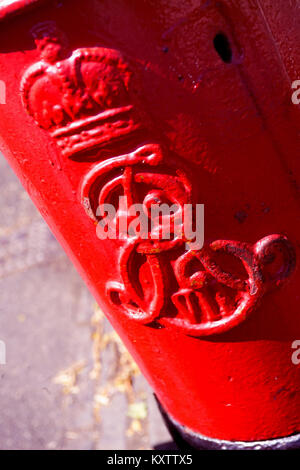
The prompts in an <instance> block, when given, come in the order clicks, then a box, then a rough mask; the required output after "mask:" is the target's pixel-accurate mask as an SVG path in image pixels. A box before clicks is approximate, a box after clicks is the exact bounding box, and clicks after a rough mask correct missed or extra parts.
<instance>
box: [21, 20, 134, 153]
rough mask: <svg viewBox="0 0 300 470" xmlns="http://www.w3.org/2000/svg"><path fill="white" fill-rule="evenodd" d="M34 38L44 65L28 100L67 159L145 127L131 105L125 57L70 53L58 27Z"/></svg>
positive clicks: (36, 71)
mask: <svg viewBox="0 0 300 470" xmlns="http://www.w3.org/2000/svg"><path fill="white" fill-rule="evenodd" d="M32 34H33V37H34V39H35V43H36V45H37V49H38V51H39V53H40V57H41V60H40V61H39V62H37V63H35V64H34V65H32V66H31V67H30V68H29V69H28V70H27V71H26V72H25V74H24V76H23V79H22V82H21V94H22V100H23V103H24V106H25V107H26V109H27V111H28V113H29V114H30V115H31V116H32V117H33V118H34V120H35V121H36V123H37V124H38V125H39V126H40V127H42V128H43V129H46V130H48V131H49V132H50V134H51V136H52V137H53V138H54V139H55V140H56V142H57V144H58V146H59V148H60V149H61V151H62V154H63V155H64V156H66V157H71V156H73V155H74V154H77V153H79V152H80V153H81V152H85V151H88V150H91V149H94V148H96V147H97V148H103V147H105V146H107V145H110V144H111V143H112V142H114V141H117V140H120V139H123V138H125V137H128V136H129V135H131V134H132V133H135V132H136V131H137V130H138V129H140V128H141V127H142V124H141V120H140V119H138V117H137V112H136V110H135V106H134V104H133V103H132V102H131V97H130V84H131V73H130V71H129V69H128V65H127V64H126V63H125V62H124V61H123V59H122V56H121V55H120V53H119V52H117V51H115V50H112V49H106V48H102V47H93V48H84V49H77V50H75V51H74V52H72V53H70V51H69V49H68V47H67V40H66V38H65V35H64V34H63V33H62V32H61V31H59V30H58V29H57V27H56V25H55V23H52V22H45V23H41V24H39V25H37V26H36V27H35V28H34V29H33V30H32Z"/></svg>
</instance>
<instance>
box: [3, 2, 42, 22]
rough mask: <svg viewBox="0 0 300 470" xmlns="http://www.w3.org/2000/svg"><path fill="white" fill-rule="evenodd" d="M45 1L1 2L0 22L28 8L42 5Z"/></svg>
mask: <svg viewBox="0 0 300 470" xmlns="http://www.w3.org/2000/svg"><path fill="white" fill-rule="evenodd" d="M47 1H49V0H3V1H1V3H0V21H3V20H6V19H7V18H10V17H11V16H13V15H17V14H20V13H21V12H23V11H24V10H27V9H28V8H33V7H36V6H39V5H42V4H44V3H46V2H47Z"/></svg>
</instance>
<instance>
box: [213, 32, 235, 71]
mask: <svg viewBox="0 0 300 470" xmlns="http://www.w3.org/2000/svg"><path fill="white" fill-rule="evenodd" d="M214 48H215V50H216V51H217V53H218V54H219V56H220V58H221V59H222V60H223V62H225V63H226V64H230V63H231V61H232V49H231V45H230V42H229V40H228V38H227V36H226V35H225V34H224V33H218V34H217V35H216V36H215V38H214Z"/></svg>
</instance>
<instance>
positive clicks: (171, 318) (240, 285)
mask: <svg viewBox="0 0 300 470" xmlns="http://www.w3.org/2000/svg"><path fill="white" fill-rule="evenodd" d="M285 3H286V2H284V0H276V1H274V0H273V1H271V0H265V1H264V2H261V1H260V0H253V1H249V0H242V1H239V2H237V1H234V0H221V1H215V0H210V1H204V0H203V1H202V0H201V1H199V0H197V1H194V0H186V1H178V0H171V1H168V2H167V1H163V0H157V1H154V0H153V1H149V0H147V1H146V0H145V1H144V0H139V1H135V0H132V1H130V2H129V1H125V0H118V1H116V2H110V1H109V0H101V1H98V0H85V1H84V2H83V1H82V0H72V1H71V0H65V1H59V2H58V1H51V0H49V1H39V0H31V1H30V0H29V1H21V0H16V1H8V2H7V1H4V2H0V18H1V21H2V24H1V26H2V27H1V32H0V38H1V42H0V44H1V56H0V79H1V80H2V81H3V82H4V83H5V85H6V104H5V105H0V106H1V107H0V112H1V119H0V135H1V148H2V151H3V153H4V154H5V156H6V157H7V158H8V160H9V161H10V163H11V165H12V166H13V168H14V169H15V171H16V173H17V175H18V176H19V178H20V180H21V181H22V183H23V185H24V186H25V188H26V189H27V191H28V192H29V194H30V195H31V197H32V199H33V201H34V202H35V204H36V205H37V207H38V208H39V210H40V212H41V213H42V215H43V217H44V218H45V219H46V221H47V222H48V224H49V226H50V227H51V229H52V231H53V232H54V234H55V235H56V237H57V239H58V240H59V241H60V243H61V244H62V246H63V247H64V249H65V250H66V252H67V253H68V254H69V256H70V257H71V259H72V260H73V262H74V264H75V265H76V266H77V268H78V270H79V271H80V273H81V274H82V277H83V278H84V280H85V281H86V283H87V284H88V286H89V287H90V289H91V291H92V292H93V293H94V295H95V297H96V299H97V301H98V302H99V304H100V305H101V307H102V308H103V310H104V312H105V313H106V315H107V317H108V318H109V320H110V321H111V323H112V325H113V326H114V327H115V328H116V330H117V332H118V333H119V334H120V336H121V337H122V339H123V340H124V342H125V344H126V345H127V347H128V349H129V351H130V352H131V353H132V355H133V356H134V358H135V359H136V361H137V363H138V364H139V366H140V368H141V370H142V372H143V373H144V375H145V377H146V378H147V379H148V381H149V383H150V384H151V386H152V387H153V389H154V391H155V393H156V396H157V398H158V400H159V402H160V404H161V406H162V407H163V410H164V413H165V416H167V418H166V419H167V420H168V422H169V425H170V426H171V427H172V429H173V432H174V433H175V434H176V433H177V435H178V436H181V437H182V438H183V439H184V440H185V441H187V442H188V443H189V444H190V445H191V446H192V447H193V446H194V447H198V448H200V447H208V448H258V447H261V448H288V447H295V446H297V445H299V442H300V437H299V434H298V433H299V432H300V369H299V367H297V365H295V364H294V363H293V361H292V354H293V349H292V344H293V342H294V341H295V340H296V339H298V338H299V336H300V320H299V293H298V288H299V267H298V265H297V256H296V254H297V251H298V250H299V237H298V233H299V227H300V225H299V174H300V163H299V162H300V160H299V158H298V153H299V122H300V119H299V107H298V106H297V105H295V104H293V102H292V99H291V96H292V93H293V89H292V86H291V85H292V83H293V82H294V81H295V80H297V79H300V53H299V48H298V43H299V42H300V29H299V24H300V3H299V2H298V1H295V2H290V4H289V8H286V5H285ZM120 198H121V199H120ZM122 198H123V199H124V198H125V200H126V204H124V205H122V204H120V200H122ZM128 203H129V205H130V204H139V205H140V207H141V208H142V209H141V210H142V211H143V212H144V215H145V216H146V217H147V218H148V219H151V215H150V213H149V208H150V207H151V206H152V205H153V204H158V205H159V204H161V203H167V204H169V205H171V204H175V206H176V208H177V209H176V210H175V212H174V213H173V214H170V216H169V217H168V221H169V222H170V221H171V226H172V227H173V231H172V230H171V232H172V233H171V236H170V237H169V238H166V237H160V236H154V233H153V232H151V230H150V229H149V232H147V233H146V235H148V236H140V235H136V236H130V235H128V236H124V234H123V235H122V236H120V232H119V231H118V230H117V231H116V233H117V236H116V237H115V239H111V238H109V237H108V238H106V239H100V238H101V237H100V238H99V233H98V231H97V229H98V228H99V224H100V226H101V221H103V217H104V213H103V212H101V210H100V211H99V210H98V209H99V207H100V206H101V205H102V204H111V205H112V206H114V207H115V209H116V211H115V213H114V215H113V217H112V219H111V222H112V225H113V227H119V225H120V223H122V221H124V218H125V219H126V222H125V225H126V224H128V221H129V222H130V221H132V214H128V207H129V206H128ZM196 204H203V205H204V210H205V230H204V234H205V242H204V245H203V246H201V247H200V248H195V247H194V246H192V245H191V246H192V247H191V246H190V247H189V246H188V243H187V239H186V238H184V237H179V236H178V232H176V233H175V229H174V227H175V221H176V220H177V219H178V216H179V215H182V213H183V211H184V207H185V205H189V206H192V207H195V205H196ZM103 207H104V206H103ZM125 216H126V217H125ZM181 220H182V219H181ZM165 222H166V220H165V219H164V218H163V219H160V222H159V223H160V228H162V227H163V225H164V223H165ZM126 227H127V225H126ZM177 228H178V225H177ZM179 228H180V229H181V228H182V227H181V226H180V224H179ZM179 232H180V231H179ZM156 235H157V233H156ZM62 288H63V287H62Z"/></svg>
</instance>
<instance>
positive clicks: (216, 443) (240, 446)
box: [155, 397, 300, 450]
mask: <svg viewBox="0 0 300 470" xmlns="http://www.w3.org/2000/svg"><path fill="white" fill-rule="evenodd" d="M155 398H156V401H157V403H158V407H159V409H160V412H161V414H162V416H163V419H164V422H165V424H166V426H167V428H168V430H169V432H170V434H171V436H172V437H173V439H174V441H175V443H176V444H177V446H178V447H179V449H181V450H292V449H300V434H294V435H292V436H287V437H281V438H277V439H269V440H265V441H253V442H245V441H226V440H223V439H213V438H210V437H206V436H204V435H202V434H198V433H196V432H194V431H192V430H190V429H189V428H187V427H186V426H183V425H181V424H179V423H178V422H177V421H176V420H175V419H174V418H172V417H171V416H170V415H169V414H168V413H166V411H165V410H164V409H163V407H162V405H161V404H160V402H159V401H158V399H157V397H155Z"/></svg>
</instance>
